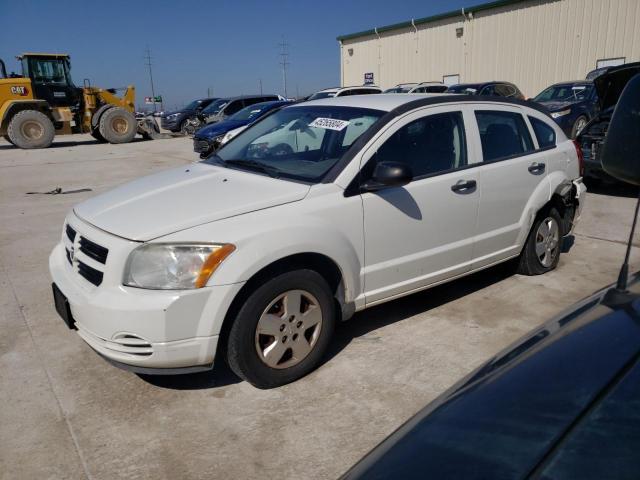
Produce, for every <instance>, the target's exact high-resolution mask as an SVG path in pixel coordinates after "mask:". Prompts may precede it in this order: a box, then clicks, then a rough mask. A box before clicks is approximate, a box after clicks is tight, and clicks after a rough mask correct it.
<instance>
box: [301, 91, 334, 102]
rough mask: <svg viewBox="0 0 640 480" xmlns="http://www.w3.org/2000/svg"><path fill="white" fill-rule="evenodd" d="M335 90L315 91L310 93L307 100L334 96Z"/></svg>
mask: <svg viewBox="0 0 640 480" xmlns="http://www.w3.org/2000/svg"><path fill="white" fill-rule="evenodd" d="M336 93H337V92H316V93H314V94H313V95H311V96H310V97H309V98H308V99H307V100H318V99H319V98H329V97H335V96H336Z"/></svg>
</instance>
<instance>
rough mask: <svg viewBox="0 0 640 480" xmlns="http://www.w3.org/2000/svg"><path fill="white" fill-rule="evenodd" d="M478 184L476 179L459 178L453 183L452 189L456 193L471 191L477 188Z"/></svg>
mask: <svg viewBox="0 0 640 480" xmlns="http://www.w3.org/2000/svg"><path fill="white" fill-rule="evenodd" d="M476 186H477V183H476V181H475V180H458V181H457V182H456V183H454V184H453V185H451V190H452V191H453V192H455V193H470V192H473V191H474V190H475V189H476Z"/></svg>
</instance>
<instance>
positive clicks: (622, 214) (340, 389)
mask: <svg viewBox="0 0 640 480" xmlns="http://www.w3.org/2000/svg"><path fill="white" fill-rule="evenodd" d="M195 158H196V156H195V154H194V153H193V152H192V151H191V142H190V140H189V139H186V138H174V139H170V140H158V141H152V142H142V141H140V142H135V143H131V144H126V145H100V144H95V142H93V141H92V139H91V137H89V136H81V135H74V136H67V137H59V139H58V140H57V141H56V143H55V144H54V145H53V148H50V149H46V150H32V151H23V150H18V149H15V148H12V147H11V146H10V145H9V144H8V143H6V142H4V141H3V140H0V225H1V228H0V322H1V324H0V402H1V405H2V407H1V408H0V477H1V478H7V479H13V478H20V479H22V478H25V479H26V478H55V479H60V478H72V479H77V478H84V477H86V478H91V479H113V478H127V479H134V478H135V479H138V478H154V479H157V478H172V479H173V478H261V479H262V478H274V477H278V478H281V479H300V478H309V479H313V478H335V477H336V476H338V475H339V474H340V473H342V472H344V471H345V470H346V469H347V468H348V467H349V466H350V465H351V464H352V463H353V462H355V461H356V460H358V459H359V458H360V457H361V456H362V455H363V454H364V453H366V452H367V451H368V450H369V449H370V448H372V447H373V446H375V445H376V444H377V443H378V442H379V441H380V440H382V439H383V438H384V437H385V436H386V435H388V434H389V433H391V432H392V431H393V430H394V429H395V428H397V427H398V426H399V425H400V424H401V423H402V422H403V421H404V420H405V419H407V418H408V417H409V416H410V415H412V414H413V413H415V412H416V411H417V410H418V409H419V408H420V407H421V406H423V405H424V404H425V403H426V402H428V401H429V400H431V399H433V398H434V397H435V396H437V395H438V394H439V393H441V392H442V391H444V390H445V389H446V388H447V387H449V386H450V385H451V384H452V383H454V382H455V381H456V380H458V379H459V378H460V377H461V376H463V375H465V374H466V373H468V372H469V371H470V370H471V369H473V368H475V367H476V366H478V365H479V364H480V363H482V362H483V361H485V360H487V359H488V358H489V357H491V356H492V355H493V354H495V353H496V352H497V351H498V350H500V349H502V348H504V347H506V346H507V345H508V344H509V343H511V342H513V341H514V340H516V339H517V338H518V337H520V336H521V335H523V334H525V333H526V332H527V331H529V330H530V329H532V328H534V327H535V326H537V325H539V324H540V323H542V322H543V321H545V320H547V319H549V318H550V317H551V316H553V315H554V314H556V313H558V312H560V311H561V310H562V309H564V308H565V307H567V306H569V305H571V304H572V303H573V302H575V301H576V300H579V299H580V298H581V297H584V296H585V295H588V294H589V293H592V292H593V291H594V290H596V289H598V288H600V287H603V286H605V285H606V284H608V283H611V282H613V281H614V280H615V278H616V275H617V271H618V266H619V264H620V261H621V260H622V257H623V253H624V245H623V242H624V241H625V240H626V237H627V235H628V233H627V232H628V230H629V226H630V223H631V215H632V212H633V198H630V196H629V193H628V191H626V190H624V189H622V188H619V187H609V188H607V187H601V188H600V189H599V190H598V191H597V193H595V194H593V193H590V194H588V203H587V206H586V208H585V211H584V214H583V220H582V224H581V226H580V228H579V229H578V230H577V232H576V235H575V241H574V243H573V245H570V250H569V252H567V253H565V255H563V256H562V257H561V261H560V265H559V267H558V269H557V270H555V271H553V272H551V273H549V274H547V275H544V276H538V277H523V276H517V275H510V273H509V271H508V269H506V268H500V267H498V268H493V269H490V270H486V271H484V272H481V273H479V274H476V275H473V276H471V277H467V278H465V279H462V280H458V281H455V282H453V283H450V284H448V285H443V286H439V287H436V288H434V289H431V290H428V291H424V292H421V293H418V294H415V295H412V296H409V297H406V298H404V299H400V300H397V301H394V302H390V303H387V304H385V305H382V306H379V307H375V308H372V309H370V310H367V311H365V312H361V313H360V314H358V315H356V317H355V318H354V319H353V320H352V321H350V322H347V323H346V324H344V325H342V326H341V327H340V328H339V329H338V331H337V334H336V339H335V341H334V343H333V348H332V350H331V353H330V355H329V356H328V358H327V360H326V362H325V363H324V365H323V366H322V367H321V368H320V369H319V370H317V371H316V372H314V373H312V374H311V375H309V376H308V377H306V378H303V379H302V380H300V381H298V382H296V383H294V384H291V385H287V386H285V387H282V388H278V389H275V390H268V391H261V390H257V389H255V388H253V387H252V386H250V385H249V384H247V383H245V382H240V381H239V380H238V379H237V378H235V377H234V376H233V374H231V373H230V372H229V371H228V370H227V369H226V368H224V367H222V366H219V367H216V369H215V371H214V373H213V374H198V375H191V376H186V377H140V376H136V375H133V374H131V373H127V372H124V371H121V370H118V369H116V368H114V367H112V366H110V365H108V364H107V363H106V362H105V361H103V360H102V359H100V358H99V357H98V356H97V355H96V354H95V353H94V352H93V351H92V350H91V349H90V348H89V347H88V346H87V345H86V344H84V342H82V341H81V340H80V338H79V337H78V336H77V335H76V334H75V333H73V332H70V331H69V330H67V328H66V327H65V326H64V324H63V323H62V321H61V320H60V319H59V318H58V317H57V314H56V313H55V311H54V308H53V305H52V301H51V298H50V297H51V293H50V290H51V286H50V279H49V274H48V266H47V258H48V255H49V252H50V251H51V249H52V248H53V246H54V244H55V243H56V242H57V241H58V238H59V237H60V234H61V227H62V222H63V219H64V216H65V214H66V212H67V211H68V210H69V209H70V208H71V207H72V205H74V204H75V203H77V202H79V201H81V200H83V199H85V198H88V197H90V196H92V195H95V194H96V193H98V192H101V191H104V190H107V189H109V188H111V187H113V186H115V185H118V184H120V183H123V182H125V181H126V180H128V179H131V178H134V177H138V176H140V175H144V174H147V173H150V172H152V171H157V170H158V169H162V168H167V167H171V166H176V165H182V164H185V163H187V162H190V161H193V160H195ZM56 187H61V188H62V189H63V191H67V190H76V189H83V188H90V189H92V191H91V192H79V193H70V194H67V195H46V194H31V195H28V194H27V192H46V191H50V190H53V189H54V188H56ZM619 194H621V195H619ZM568 246H569V244H568ZM632 259H633V261H634V262H635V264H634V265H635V266H636V268H637V265H638V262H637V261H638V259H640V255H639V254H638V253H636V254H634V255H633V257H632Z"/></svg>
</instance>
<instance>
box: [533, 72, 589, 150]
mask: <svg viewBox="0 0 640 480" xmlns="http://www.w3.org/2000/svg"><path fill="white" fill-rule="evenodd" d="M533 101H534V102H537V103H539V104H540V105H542V106H543V107H544V108H546V109H547V110H548V111H549V115H551V118H553V119H554V120H555V121H556V123H557V124H558V126H560V128H562V130H563V131H564V133H565V134H566V135H567V137H569V138H576V135H578V133H580V131H581V130H582V129H583V128H584V127H585V125H586V124H587V122H588V121H589V120H591V119H592V118H593V116H594V115H596V114H597V113H598V110H599V106H598V94H597V93H596V90H595V88H593V82H591V81H586V80H581V81H578V82H563V83H556V84H555V85H551V86H550V87H547V88H545V89H544V90H543V91H542V92H540V93H539V94H538V95H536V96H535V97H534V98H533Z"/></svg>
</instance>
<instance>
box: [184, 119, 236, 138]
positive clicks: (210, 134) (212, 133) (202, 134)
mask: <svg viewBox="0 0 640 480" xmlns="http://www.w3.org/2000/svg"><path fill="white" fill-rule="evenodd" d="M247 123H249V122H248V121H247V120H225V121H223V122H218V123H213V124H211V125H207V126H206V127H202V128H201V129H200V130H198V131H197V132H196V134H195V138H199V139H204V138H214V137H217V136H219V135H224V134H225V133H227V132H228V131H230V130H234V129H236V128H238V127H243V126H245V125H246V124H247Z"/></svg>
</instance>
